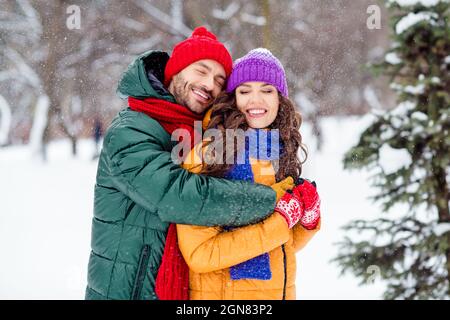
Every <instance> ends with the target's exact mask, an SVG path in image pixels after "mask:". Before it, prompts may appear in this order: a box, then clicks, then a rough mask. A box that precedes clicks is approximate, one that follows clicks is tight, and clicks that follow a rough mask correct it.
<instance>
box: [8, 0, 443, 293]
mask: <svg viewBox="0 0 450 320" xmlns="http://www.w3.org/2000/svg"><path fill="white" fill-rule="evenodd" d="M449 6H450V4H449V1H448V0H386V1H375V0H360V1H351V0H337V1H314V0H310V1H306V0H283V1H275V0H249V1H244V0H197V1H194V0H192V1H190V0H185V1H182V0H171V1H162V0H130V1H116V0H111V1H104V0H96V1H63V0H51V1H37V0H36V1H35V0H0V194H1V197H0V252H2V262H3V263H2V264H1V265H0V298H2V299H82V298H83V295H84V288H85V285H86V273H87V270H86V269H87V259H88V256H89V241H90V223H91V219H92V206H93V186H94V183H95V170H96V157H95V156H96V153H97V151H98V146H96V144H95V142H94V132H95V131H96V130H95V128H96V127H97V129H98V128H99V126H101V128H102V129H103V130H106V128H107V126H108V125H109V123H110V121H111V119H112V118H113V117H114V116H115V114H116V113H117V112H118V111H119V110H121V109H122V108H123V107H124V106H125V104H124V101H121V100H120V99H119V98H118V97H117V96H116V93H115V90H116V86H117V81H118V79H119V77H120V74H121V73H122V72H123V71H124V70H125V68H126V66H127V65H128V64H129V63H130V62H131V61H132V60H133V58H134V57H136V56H137V55H138V54H140V53H142V52H144V51H146V50H149V49H161V50H165V51H168V52H169V53H170V52H171V49H172V47H173V45H174V44H175V43H177V42H179V41H180V40H182V39H184V38H185V37H187V36H189V35H190V34H191V32H192V30H193V29H194V28H195V27H196V26H200V25H205V26H207V27H208V28H210V29H211V30H212V31H213V32H215V33H216V34H217V36H218V38H219V39H220V40H221V41H223V42H224V43H225V44H226V46H227V47H228V49H229V50H230V52H231V53H232V56H233V58H234V59H236V58H238V57H240V56H242V55H243V54H245V53H246V52H248V51H249V50H250V49H253V48H256V47H266V48H269V49H270V50H271V51H272V52H273V53H274V54H275V55H276V56H277V57H279V58H280V60H281V61H282V62H283V65H284V66H285V69H286V72H287V75H288V83H289V91H290V96H291V99H292V100H293V101H294V102H295V104H296V106H297V109H298V111H299V112H300V113H301V114H302V115H303V121H304V122H303V125H302V128H301V133H302V135H303V139H304V142H305V143H306V145H307V146H308V148H309V158H308V161H307V163H306V165H305V169H304V175H305V177H307V178H311V179H313V180H315V181H316V182H317V184H318V188H319V193H320V194H321V197H322V214H323V224H322V230H321V231H320V233H318V235H317V237H316V238H315V239H313V240H312V241H311V243H310V245H308V247H307V248H305V249H304V250H303V251H301V252H300V253H299V254H298V276H297V287H298V288H297V295H298V299H382V298H387V299H448V298H449V297H450V289H449V283H450V280H449V279H450V227H449V223H450V215H449V212H448V208H449V200H450V199H449V188H448V181H449V176H450V172H449V171H450V169H449V160H448V158H449V154H450V150H449V146H450V141H449V134H448V129H449V127H450V125H449V113H450V98H449V91H450V90H449V89H450V82H449V81H450V80H449V78H450V76H449V70H450V36H449V32H450V31H449V27H448V19H449V15H450V12H449V10H450V9H449ZM393 118H394V120H395V119H397V123H395V121H393V120H392V119H393ZM380 119H384V120H383V121H382V122H381V123H380ZM399 119H401V120H403V121H404V123H403V124H398V122H399ZM377 121H378V122H377ZM419 125H422V126H423V127H424V129H423V130H416V131H420V132H416V131H412V129H411V128H412V127H415V128H418V126H419ZM405 128H406V129H405ZM405 132H406V135H407V136H408V137H414V139H412V138H411V141H410V144H408V143H406V142H405V141H404V140H407V138H405ZM386 136H389V137H387V138H386ZM367 137H369V138H367ZM370 137H372V138H373V137H379V139H378V140H374V139H372V140H371V139H370ZM397 139H400V140H401V141H400V142H398V141H397ZM402 139H403V140H402ZM403 142H404V143H403ZM422 145H424V147H423V146H422ZM417 146H422V147H421V149H420V150H418V148H417ZM422 158H423V159H424V160H423V161H419V160H420V159H422ZM433 159H434V160H433ZM427 161H428V162H427ZM416 164H417V165H416ZM416 166H418V167H417V170H419V169H420V170H421V172H425V173H423V174H422V175H421V176H420V177H419V178H418V176H417V175H416V172H415V171H414V172H413V170H415V167H416ZM405 168H410V169H411V172H408V171H407V170H406V169H405ZM351 169H359V170H351ZM377 169H378V170H377ZM389 174H391V175H390V176H389ZM374 177H375V180H373V179H374ZM386 177H387V178H386ZM377 179H378V180H377ZM418 181H419V184H420V183H421V181H423V185H424V186H425V187H423V188H413V185H414V183H416V184H417V182H418ZM414 194H420V195H425V196H424V197H422V198H421V197H418V196H417V197H415V196H414ZM390 195H391V196H390ZM411 195H412V196H411ZM373 200H376V201H373ZM386 204H388V205H386ZM411 208H414V210H411ZM416 211H417V212H416ZM380 217H381V219H384V220H382V221H381V222H380V223H375V224H373V225H370V223H369V221H370V220H372V221H377V220H376V219H380ZM388 217H390V218H391V219H390V220H389V219H388ZM374 219H375V220H374ZM378 221H379V220H378ZM392 221H394V222H393V223H392ZM383 223H384V224H383ZM389 223H391V224H389ZM342 227H345V228H344V229H343V228H342ZM360 231H363V232H362V233H359V232H360ZM366 231H372V232H373V231H375V234H378V235H381V239H380V237H377V236H374V235H371V236H364V234H365V233H364V232H366ZM419 233H420V234H421V235H422V236H417V234H419ZM396 235H397V236H398V237H396ZM425 235H426V236H425ZM394 244H400V245H399V246H395V245H394Z"/></svg>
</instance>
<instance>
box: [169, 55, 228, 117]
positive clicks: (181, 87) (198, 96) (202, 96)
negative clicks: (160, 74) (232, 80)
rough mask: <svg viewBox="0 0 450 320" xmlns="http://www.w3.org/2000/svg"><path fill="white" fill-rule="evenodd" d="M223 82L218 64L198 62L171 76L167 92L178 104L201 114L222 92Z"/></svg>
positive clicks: (213, 61) (214, 62)
mask: <svg viewBox="0 0 450 320" xmlns="http://www.w3.org/2000/svg"><path fill="white" fill-rule="evenodd" d="M225 80H226V78H225V70H224V68H223V67H222V65H221V64H220V63H218V62H217V61H215V60H210V59H204V60H199V61H196V62H194V63H192V64H190V65H189V66H187V67H186V68H184V69H183V70H181V71H180V72H179V73H177V74H176V75H174V76H173V78H172V81H171V82H170V84H169V92H170V93H171V94H172V95H173V96H174V97H175V100H176V101H177V102H178V103H179V104H181V105H184V106H186V107H187V108H189V109H190V110H191V111H193V112H195V113H198V114H201V113H203V112H204V111H205V110H206V108H207V107H208V105H209V104H210V103H211V102H212V101H213V100H214V98H216V97H217V95H218V94H219V93H220V92H221V91H222V89H223V86H224V84H225Z"/></svg>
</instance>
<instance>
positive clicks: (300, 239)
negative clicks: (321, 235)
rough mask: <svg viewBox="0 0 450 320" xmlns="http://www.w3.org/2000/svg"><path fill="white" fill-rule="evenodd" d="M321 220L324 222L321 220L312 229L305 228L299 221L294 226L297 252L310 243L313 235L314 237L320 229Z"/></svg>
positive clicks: (294, 244) (294, 245)
mask: <svg viewBox="0 0 450 320" xmlns="http://www.w3.org/2000/svg"><path fill="white" fill-rule="evenodd" d="M321 222H322V219H320V220H319V223H318V225H317V227H316V228H315V229H312V230H308V229H305V228H304V227H303V226H302V225H300V224H299V223H298V224H296V225H295V226H294V227H293V228H292V230H293V237H294V241H293V247H294V250H295V252H298V251H300V250H301V249H303V248H304V247H305V246H306V245H307V244H308V242H309V241H310V240H311V239H312V237H314V235H315V234H316V233H317V231H319V230H320V224H321Z"/></svg>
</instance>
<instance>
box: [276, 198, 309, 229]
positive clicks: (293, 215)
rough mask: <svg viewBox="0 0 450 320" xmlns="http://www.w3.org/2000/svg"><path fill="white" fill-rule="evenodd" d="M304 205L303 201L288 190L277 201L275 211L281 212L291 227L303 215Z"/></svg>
mask: <svg viewBox="0 0 450 320" xmlns="http://www.w3.org/2000/svg"><path fill="white" fill-rule="evenodd" d="M303 208H304V205H303V204H302V202H301V201H300V200H299V199H298V198H297V197H296V196H295V195H294V194H293V193H292V191H291V190H288V191H287V192H286V193H285V194H284V195H283V196H282V197H281V199H280V200H279V201H278V202H277V205H276V207H275V211H277V212H279V213H280V214H281V215H282V216H283V217H284V218H285V219H286V222H287V224H288V227H289V229H291V228H292V227H293V226H295V225H296V224H297V222H299V221H300V219H301V218H302V217H303V212H304V209H303Z"/></svg>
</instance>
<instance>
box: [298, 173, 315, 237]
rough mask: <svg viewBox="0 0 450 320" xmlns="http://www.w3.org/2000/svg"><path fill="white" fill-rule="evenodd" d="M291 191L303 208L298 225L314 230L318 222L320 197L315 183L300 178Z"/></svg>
mask: <svg viewBox="0 0 450 320" xmlns="http://www.w3.org/2000/svg"><path fill="white" fill-rule="evenodd" d="M292 191H293V194H294V195H295V197H296V198H297V199H299V200H300V201H301V202H302V203H303V205H304V208H305V212H304V214H303V216H302V218H301V219H300V224H301V225H302V226H303V227H305V228H306V229H308V230H312V229H315V228H316V227H317V224H318V223H319V220H320V197H319V194H318V193H317V188H316V183H315V182H314V181H313V182H310V181H309V180H305V179H301V178H300V179H299V180H298V183H297V186H296V187H295V188H294V189H293V190H292Z"/></svg>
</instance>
